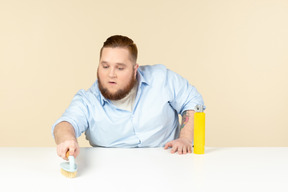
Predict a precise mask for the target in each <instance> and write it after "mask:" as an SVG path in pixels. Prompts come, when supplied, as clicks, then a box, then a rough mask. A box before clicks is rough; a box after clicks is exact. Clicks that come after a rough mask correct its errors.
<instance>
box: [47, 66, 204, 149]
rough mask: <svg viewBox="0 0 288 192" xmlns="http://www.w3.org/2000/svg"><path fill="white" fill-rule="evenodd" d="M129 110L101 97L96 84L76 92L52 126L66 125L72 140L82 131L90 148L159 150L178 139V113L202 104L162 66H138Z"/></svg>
mask: <svg viewBox="0 0 288 192" xmlns="http://www.w3.org/2000/svg"><path fill="white" fill-rule="evenodd" d="M137 80H138V82H139V84H138V90H137V94H136V98H135V103H134V106H133V109H132V111H127V110H123V109H119V108H117V107H116V106H115V105H113V104H112V102H111V101H110V100H108V99H106V98H104V97H103V95H102V94H101V92H100V90H99V88H98V81H97V80H96V82H95V83H94V84H93V85H92V86H91V88H90V89H88V90H87V91H86V90H80V91H78V92H77V94H76V95H75V96H74V98H73V100H72V102H71V104H70V105H69V107H68V108H67V109H66V111H65V112H64V114H63V115H62V116H61V117H60V118H59V119H58V120H57V121H56V122H55V124H54V125H53V126H52V133H53V130H54V128H55V126H56V125H57V124H58V123H60V122H62V121H67V122H69V123H70V124H71V125H72V126H73V128H74V129H75V134H76V137H79V136H80V135H81V134H82V133H83V132H85V134H86V138H87V139H88V140H89V142H90V144H91V145H92V146H102V147H162V146H164V145H165V144H166V143H167V142H169V141H172V140H174V139H176V138H178V137H179V133H180V126H179V119H178V114H181V115H182V113H183V112H184V111H186V110H194V108H195V106H196V105H197V104H201V105H204V103H203V99H202V96H201V94H200V93H199V92H198V91H197V90H196V88H195V87H194V86H192V85H190V84H189V82H188V81H187V80H186V79H184V78H183V77H181V76H180V75H179V74H177V73H175V72H173V71H171V70H169V69H167V68H166V67H165V66H164V65H153V66H140V67H139V68H138V71H137Z"/></svg>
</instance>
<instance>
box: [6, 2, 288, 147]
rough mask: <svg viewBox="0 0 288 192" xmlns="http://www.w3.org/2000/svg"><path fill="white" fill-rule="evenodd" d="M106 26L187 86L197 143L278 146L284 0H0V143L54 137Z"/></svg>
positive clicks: (287, 138)
mask: <svg viewBox="0 0 288 192" xmlns="http://www.w3.org/2000/svg"><path fill="white" fill-rule="evenodd" d="M114 34H121V35H127V36H129V37H131V38H132V39H133V40H134V41H135V42H136V44H137V46H138V49H139V59H138V63H139V64H140V65H152V64H159V63H161V64H164V65H166V66H167V67H168V68H170V69H171V70H173V71H175V72H177V73H179V74H180V75H182V76H183V77H185V78H187V79H188V80H189V82H190V83H191V84H192V85H194V86H196V88H197V89H198V91H199V92H200V93H201V94H202V95H203V98H204V101H205V105H206V106H207V110H206V146H215V147H217V146H223V147H230V146H286V147H287V146H288V121H287V117H286V115H287V111H286V109H287V108H288V75H287V73H288V65H287V64H288V54H287V53H288V35H287V34H288V1H287V0H282V1H281V0H238V1H237V0H234V1H233V0H217V1H215V0H201V1H198V0H178V1H174V0H162V1H155V0H146V1H133V0H130V1H129V0H121V1H117V0H103V1H93V0H89V1H88V0H81V1H75V0H74V1H73V0H65V1H64V0H54V1H52V0H43V1H37V0H25V1H21V0H19V1H16V0H9V1H8V0H7V1H5V0H0V119H1V121H0V130H1V134H0V146H2V147H3V146H12V147H13V146H25V147H30V146H36V147H38V146H40V147H42V146H44V147H50V146H55V143H54V140H53V137H52V135H51V126H52V125H53V123H54V122H55V121H56V120H57V118H59V117H60V116H61V114H62V113H63V112H64V110H65V109H66V108H67V107H68V105H69V103H70V102H71V100H72V98H73V96H74V95H75V94H76V92H77V91H78V90H79V89H88V88H89V87H90V86H91V85H92V84H93V82H94V81H95V80H96V69H97V66H98V60H99V50H100V48H101V46H102V44H103V42H104V41H105V40H106V38H108V37H109V36H111V35H114ZM79 143H80V146H82V147H84V146H88V142H87V141H85V137H84V136H81V137H80V139H79Z"/></svg>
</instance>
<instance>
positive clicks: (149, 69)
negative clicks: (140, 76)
mask: <svg viewBox="0 0 288 192" xmlns="http://www.w3.org/2000/svg"><path fill="white" fill-rule="evenodd" d="M139 69H140V70H141V71H143V72H154V71H163V72H164V71H166V70H167V68H166V66H165V65H162V64H156V65H141V66H139Z"/></svg>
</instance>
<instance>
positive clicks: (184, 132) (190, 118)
mask: <svg viewBox="0 0 288 192" xmlns="http://www.w3.org/2000/svg"><path fill="white" fill-rule="evenodd" d="M193 137H194V110H187V111H184V113H183V115H182V124H181V131H180V137H179V138H187V139H188V140H189V141H190V142H191V143H192V142H193V139H194V138H193Z"/></svg>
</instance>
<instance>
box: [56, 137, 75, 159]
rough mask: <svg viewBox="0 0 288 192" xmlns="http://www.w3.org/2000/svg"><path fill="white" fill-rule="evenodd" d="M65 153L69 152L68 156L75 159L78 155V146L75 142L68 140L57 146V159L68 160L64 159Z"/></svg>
mask: <svg viewBox="0 0 288 192" xmlns="http://www.w3.org/2000/svg"><path fill="white" fill-rule="evenodd" d="M67 151H69V155H70V156H74V157H75V158H76V157H77V156H78V155H79V145H78V143H77V141H75V140H68V141H64V142H63V143H60V144H59V145H57V154H58V156H59V157H62V158H63V159H65V160H68V158H67V157H66V153H67Z"/></svg>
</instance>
